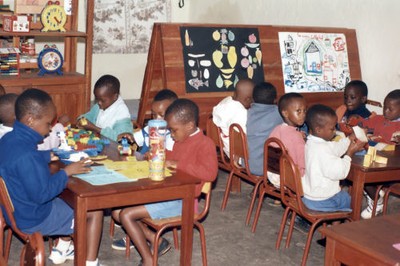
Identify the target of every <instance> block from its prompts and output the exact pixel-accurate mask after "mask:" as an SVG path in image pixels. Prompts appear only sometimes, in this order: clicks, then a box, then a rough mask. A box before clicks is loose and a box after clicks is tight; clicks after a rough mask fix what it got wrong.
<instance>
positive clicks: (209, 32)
mask: <svg viewBox="0 0 400 266" xmlns="http://www.w3.org/2000/svg"><path fill="white" fill-rule="evenodd" d="M180 31H181V32H180V33H181V40H182V47H183V60H184V66H185V82H186V92H187V93H191V92H225V91H233V90H234V88H235V85H236V83H237V82H238V81H239V80H240V79H244V78H249V79H252V80H253V81H254V82H255V83H259V82H262V81H264V70H263V65H262V52H261V44H260V37H259V35H258V29H257V28H209V27H207V28H206V27H181V28H180Z"/></svg>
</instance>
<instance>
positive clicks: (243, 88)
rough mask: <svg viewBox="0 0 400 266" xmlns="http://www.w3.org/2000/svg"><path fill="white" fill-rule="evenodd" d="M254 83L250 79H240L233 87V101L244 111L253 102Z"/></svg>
mask: <svg viewBox="0 0 400 266" xmlns="http://www.w3.org/2000/svg"><path fill="white" fill-rule="evenodd" d="M253 88H254V82H253V81H252V80H251V79H241V80H239V81H238V83H237V84H236V87H235V93H234V94H233V99H234V100H236V101H239V102H240V103H241V104H242V105H243V106H244V107H245V108H246V109H248V108H250V104H251V103H252V102H253Z"/></svg>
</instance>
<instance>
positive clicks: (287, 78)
mask: <svg viewBox="0 0 400 266" xmlns="http://www.w3.org/2000/svg"><path fill="white" fill-rule="evenodd" d="M279 46H280V51H281V59H282V71H283V81H284V85H285V92H286V93H287V92H327V91H328V92H335V91H343V90H344V86H345V85H346V84H347V83H348V82H349V81H350V69H349V59H348V56H347V45H346V37H345V35H344V34H339V33H305V32H279Z"/></svg>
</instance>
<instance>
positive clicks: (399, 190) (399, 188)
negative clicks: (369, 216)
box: [372, 183, 400, 215]
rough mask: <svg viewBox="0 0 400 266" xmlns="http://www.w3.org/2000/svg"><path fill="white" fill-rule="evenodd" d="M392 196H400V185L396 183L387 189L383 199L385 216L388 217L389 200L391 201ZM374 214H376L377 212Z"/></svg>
mask: <svg viewBox="0 0 400 266" xmlns="http://www.w3.org/2000/svg"><path fill="white" fill-rule="evenodd" d="M377 194H378V193H377ZM390 194H395V195H397V196H400V183H395V184H393V185H391V186H390V187H389V188H387V189H386V191H385V197H384V199H383V215H386V213H387V207H388V200H389V196H390ZM375 199H376V197H375ZM375 207H376V206H374V208H375ZM372 213H373V214H375V210H374V212H372Z"/></svg>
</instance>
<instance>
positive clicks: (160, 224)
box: [126, 182, 211, 266]
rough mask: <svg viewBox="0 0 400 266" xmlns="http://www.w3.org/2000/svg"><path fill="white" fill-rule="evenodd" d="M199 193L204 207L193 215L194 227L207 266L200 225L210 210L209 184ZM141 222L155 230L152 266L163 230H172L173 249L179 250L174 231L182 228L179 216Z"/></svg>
mask: <svg viewBox="0 0 400 266" xmlns="http://www.w3.org/2000/svg"><path fill="white" fill-rule="evenodd" d="M201 192H202V194H203V195H204V197H205V200H204V207H203V209H202V211H201V212H200V213H198V214H195V217H194V225H195V227H197V229H198V230H199V233H200V241H201V255H202V261H203V266H207V250H206V236H205V231H204V227H203V225H202V224H201V221H202V220H203V219H204V218H205V216H206V215H207V213H208V211H209V209H210V202H211V182H207V183H205V184H204V185H203V188H202V190H201ZM142 222H143V223H145V224H146V225H147V226H149V227H151V228H153V229H154V230H156V238H155V241H154V243H155V244H154V250H153V264H154V265H157V260H158V245H159V240H160V237H161V235H162V234H163V233H164V231H165V230H167V229H169V228H173V234H174V244H175V249H179V243H178V231H177V230H176V229H177V228H179V227H181V226H182V220H181V217H180V216H179V217H172V218H167V219H159V220H153V219H151V218H145V219H143V220H142ZM126 240H127V241H126V242H127V243H129V242H128V240H129V239H128V238H127V239H126Z"/></svg>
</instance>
